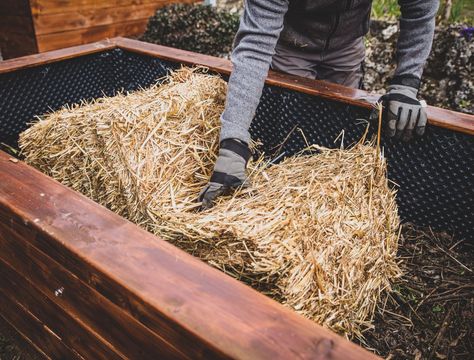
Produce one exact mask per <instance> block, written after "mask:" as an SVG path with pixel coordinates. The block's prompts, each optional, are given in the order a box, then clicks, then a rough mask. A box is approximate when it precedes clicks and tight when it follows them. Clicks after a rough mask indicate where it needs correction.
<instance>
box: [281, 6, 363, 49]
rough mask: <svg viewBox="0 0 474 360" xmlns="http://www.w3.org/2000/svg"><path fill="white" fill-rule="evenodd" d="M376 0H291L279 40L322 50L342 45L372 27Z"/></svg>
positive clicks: (287, 44) (295, 45)
mask: <svg viewBox="0 0 474 360" xmlns="http://www.w3.org/2000/svg"><path fill="white" fill-rule="evenodd" d="M371 7H372V0H290V3H289V8H288V12H287V14H286V15H285V21H284V26H283V30H282V32H281V34H280V39H279V42H280V43H281V44H284V45H286V46H291V47H297V48H301V49H306V50H308V51H312V52H313V51H322V50H331V49H339V48H342V47H344V45H345V44H347V43H350V42H351V41H353V40H355V39H356V38H358V37H361V36H363V35H365V34H367V32H368V31H369V21H370V10H371Z"/></svg>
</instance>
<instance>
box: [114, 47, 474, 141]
mask: <svg viewBox="0 0 474 360" xmlns="http://www.w3.org/2000/svg"><path fill="white" fill-rule="evenodd" d="M114 41H115V43H116V44H117V46H118V47H120V48H122V49H125V50H128V51H133V52H136V53H140V54H146V55H150V56H154V57H158V58H162V59H166V60H171V61H176V62H181V63H184V64H190V65H191V64H198V65H204V66H207V67H209V68H210V69H211V70H214V71H217V72H219V73H222V74H230V72H231V71H232V64H231V62H230V61H229V60H225V59H219V58H215V57H212V56H207V55H201V54H197V53H193V52H190V51H185V50H179V49H174V48H169V47H165V46H161V45H156V44H150V43H145V42H142V41H138V40H133V39H126V38H117V39H114ZM266 83H267V84H269V85H274V86H280V87H284V88H287V89H292V90H296V91H299V92H302V93H306V94H310V95H315V96H320V97H324V98H328V99H331V100H337V101H341V102H345V103H349V104H353V105H356V106H361V107H365V108H372V107H373V105H374V104H375V102H376V101H377V100H378V99H379V97H380V95H379V94H374V93H368V92H366V91H363V90H358V89H352V88H349V87H345V86H342V85H337V84H332V83H329V82H327V81H321V80H312V79H306V78H302V77H299V76H294V75H289V74H284V73H279V72H275V71H270V72H269V74H268V78H267V81H266ZM427 111H428V122H429V124H431V125H434V126H439V127H443V128H447V129H451V130H456V131H459V132H463V133H466V134H470V135H474V115H469V114H464V113H459V112H455V111H450V110H445V109H440V108H436V107H433V106H429V107H428V109H427Z"/></svg>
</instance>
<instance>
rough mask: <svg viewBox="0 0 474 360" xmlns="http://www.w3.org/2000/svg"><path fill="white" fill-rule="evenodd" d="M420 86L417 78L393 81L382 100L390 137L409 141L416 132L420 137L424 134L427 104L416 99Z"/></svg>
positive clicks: (384, 117) (409, 77) (404, 77)
mask: <svg viewBox="0 0 474 360" xmlns="http://www.w3.org/2000/svg"><path fill="white" fill-rule="evenodd" d="M419 86H420V79H418V78H417V77H414V76H413V77H412V76H398V77H395V78H394V79H392V81H391V82H390V85H389V87H388V89H387V93H386V94H385V95H383V96H382V97H381V98H380V100H379V101H380V102H382V105H383V119H384V122H385V125H386V132H387V135H388V136H390V137H393V136H396V137H399V138H400V137H401V138H402V139H403V140H404V141H408V140H410V139H411V138H412V137H413V133H414V132H415V133H416V134H417V135H419V136H421V135H423V134H424V132H425V127H426V122H427V116H426V103H425V102H424V101H419V100H418V99H417V98H416V96H417V94H418V88H419Z"/></svg>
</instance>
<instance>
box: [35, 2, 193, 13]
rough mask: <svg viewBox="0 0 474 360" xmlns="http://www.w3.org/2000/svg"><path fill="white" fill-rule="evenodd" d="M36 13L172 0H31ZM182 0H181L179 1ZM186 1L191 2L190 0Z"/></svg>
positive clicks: (67, 11)
mask: <svg viewBox="0 0 474 360" xmlns="http://www.w3.org/2000/svg"><path fill="white" fill-rule="evenodd" d="M30 1H31V7H32V11H33V14H34V15H46V14H58V13H59V14H65V13H74V12H77V11H83V10H99V9H104V8H114V7H117V6H133V5H142V6H143V5H149V4H160V3H161V4H166V3H170V2H171V1H170V0H30ZM177 2H181V1H177ZM185 2H191V1H189V0H187V1H185Z"/></svg>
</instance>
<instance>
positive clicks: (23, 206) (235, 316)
mask: <svg viewBox="0 0 474 360" xmlns="http://www.w3.org/2000/svg"><path fill="white" fill-rule="evenodd" d="M0 168H1V169H2V171H1V172H0V207H1V208H2V209H5V211H6V212H7V213H10V214H12V216H14V217H15V218H19V219H21V220H22V223H23V224H24V225H25V226H27V227H29V228H31V229H34V230H35V232H37V233H39V234H42V235H41V236H42V237H45V238H49V239H52V240H54V241H55V243H56V244H57V246H61V247H64V248H66V249H67V250H68V251H69V252H72V253H74V254H76V257H77V259H78V260H77V261H82V262H84V263H86V264H87V266H89V267H91V269H95V270H94V271H97V272H98V273H100V274H103V276H104V277H107V278H109V279H111V281H114V282H116V283H118V284H119V285H120V286H123V287H125V288H127V289H129V291H131V292H133V293H134V294H135V295H136V296H137V297H138V298H141V299H142V300H143V302H144V303H147V304H150V305H151V306H152V307H153V309H156V311H157V312H158V313H160V316H163V317H166V318H168V319H171V320H172V321H173V322H174V324H176V326H177V327H180V328H182V329H183V331H186V332H188V333H190V334H192V335H193V336H194V337H195V338H197V339H200V341H201V342H202V344H204V345H203V346H210V350H211V351H212V352H213V353H216V352H217V353H222V354H225V355H226V356H228V357H230V358H253V359H265V358H269V357H272V358H275V359H278V358H281V359H287V358H291V357H292V356H294V354H295V353H298V354H299V355H300V356H301V358H321V359H326V358H329V357H330V358H331V359H377V358H378V357H377V356H376V355H374V354H372V353H370V352H368V351H366V350H364V349H363V348H361V347H359V346H357V345H355V344H353V343H351V342H350V341H348V340H345V339H343V338H342V337H340V336H338V335H336V334H334V333H332V332H331V331H329V330H327V329H324V328H322V327H321V326H319V325H317V324H316V323H314V322H312V321H310V320H307V319H304V318H303V317H301V316H299V315H298V314H296V313H295V312H294V311H292V310H290V309H287V308H285V307H284V306H282V305H280V304H278V303H277V302H275V301H273V300H271V299H269V298H267V297H266V296H264V295H262V294H260V293H258V292H256V291H255V290H253V289H251V288H250V287H248V286H246V285H244V284H242V283H240V282H239V281H237V280H235V279H233V278H231V277H229V276H227V275H225V274H224V273H222V272H220V271H218V270H216V269H214V268H211V267H210V266H209V265H207V264H205V263H204V262H202V261H200V260H198V259H196V258H194V257H193V256H191V255H189V254H187V253H185V252H184V251H182V250H180V249H178V248H176V247H174V246H173V245H171V244H169V243H167V242H166V241H163V240H160V239H159V238H157V237H155V236H153V235H152V234H150V233H148V232H146V231H145V230H143V229H140V228H139V227H138V226H136V225H134V224H132V223H130V222H129V221H127V220H125V219H123V218H121V217H120V216H119V215H117V214H115V213H113V212H111V211H109V210H107V209H105V208H103V207H102V206H100V205H98V204H96V203H94V202H93V201H92V200H90V199H88V198H86V197H85V196H83V195H81V194H79V193H77V192H75V191H73V190H71V189H69V188H67V187H65V186H63V185H61V184H59V183H57V182H56V181H55V180H53V179H51V178H49V177H48V176H46V175H44V174H42V173H40V172H39V171H37V170H36V169H33V168H32V167H30V166H28V165H26V164H25V163H23V162H16V161H11V157H10V156H9V155H8V154H6V153H4V152H2V151H0ZM4 221H5V220H4ZM9 224H10V222H9ZM9 226H11V224H10V225H9ZM177 341H178V339H177ZM206 344H207V345H206ZM321 351H323V352H325V354H326V355H327V356H324V355H323V354H322V353H321ZM318 356H320V357H318Z"/></svg>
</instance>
